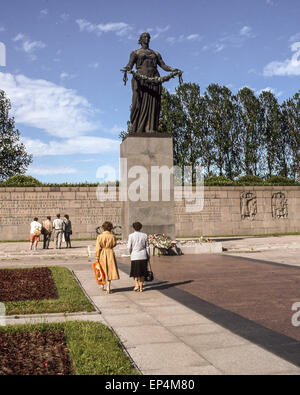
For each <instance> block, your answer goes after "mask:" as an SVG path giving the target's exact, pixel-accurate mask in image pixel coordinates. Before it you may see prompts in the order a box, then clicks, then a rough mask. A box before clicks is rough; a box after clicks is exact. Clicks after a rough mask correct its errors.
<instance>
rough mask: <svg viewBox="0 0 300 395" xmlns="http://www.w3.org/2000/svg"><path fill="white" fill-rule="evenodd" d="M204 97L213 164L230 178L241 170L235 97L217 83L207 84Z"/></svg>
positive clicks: (221, 174)
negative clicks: (211, 143) (212, 150)
mask: <svg viewBox="0 0 300 395" xmlns="http://www.w3.org/2000/svg"><path fill="white" fill-rule="evenodd" d="M204 98H205V102H206V109H207V117H208V118H207V121H208V126H209V129H210V134H211V136H212V141H213V145H214V160H215V164H216V166H217V168H218V171H219V175H220V176H223V175H224V174H223V173H224V172H225V175H226V176H227V177H228V178H230V179H231V180H232V179H233V178H234V177H235V176H237V175H238V174H239V173H240V171H241V169H240V151H241V149H240V146H239V143H238V128H237V116H236V114H237V103H236V99H235V97H234V96H233V94H232V92H231V91H230V89H228V88H227V87H226V86H220V85H218V84H211V85H209V86H208V88H207V92H206V93H205V95H204Z"/></svg>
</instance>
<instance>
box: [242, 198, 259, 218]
mask: <svg viewBox="0 0 300 395" xmlns="http://www.w3.org/2000/svg"><path fill="white" fill-rule="evenodd" d="M256 214H257V200H256V194H255V193H253V192H242V193H241V217H242V219H249V220H251V221H253V220H254V219H255V217H256Z"/></svg>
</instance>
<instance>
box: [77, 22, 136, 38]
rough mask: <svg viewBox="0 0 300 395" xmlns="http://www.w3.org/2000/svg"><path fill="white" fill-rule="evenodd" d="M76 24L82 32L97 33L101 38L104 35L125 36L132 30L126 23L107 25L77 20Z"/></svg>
mask: <svg viewBox="0 0 300 395" xmlns="http://www.w3.org/2000/svg"><path fill="white" fill-rule="evenodd" d="M76 23H77V24H78V26H79V29H80V31H81V32H84V31H86V32H88V33H96V34H97V35H98V36H100V35H101V34H103V33H115V34H116V35H118V36H124V35H126V34H127V33H129V31H130V30H132V27H131V26H130V25H129V24H128V23H125V22H110V23H106V24H102V23H99V24H93V23H91V22H88V21H87V20H85V19H77V20H76Z"/></svg>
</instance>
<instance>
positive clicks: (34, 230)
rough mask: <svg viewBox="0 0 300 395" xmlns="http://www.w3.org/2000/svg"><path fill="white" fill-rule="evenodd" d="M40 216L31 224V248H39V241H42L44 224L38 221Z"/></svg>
mask: <svg viewBox="0 0 300 395" xmlns="http://www.w3.org/2000/svg"><path fill="white" fill-rule="evenodd" d="M38 220H39V219H38V218H37V217H35V218H34V220H33V222H31V224H30V250H32V248H33V247H34V250H35V251H36V250H37V246H38V242H39V241H40V235H41V230H42V224H40V223H39V222H38Z"/></svg>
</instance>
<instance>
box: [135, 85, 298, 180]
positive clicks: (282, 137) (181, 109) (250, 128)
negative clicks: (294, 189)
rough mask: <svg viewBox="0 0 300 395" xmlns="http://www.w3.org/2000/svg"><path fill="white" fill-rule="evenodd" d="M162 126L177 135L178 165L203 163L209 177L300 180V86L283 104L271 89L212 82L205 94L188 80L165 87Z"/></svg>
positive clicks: (175, 140) (164, 129)
mask: <svg viewBox="0 0 300 395" xmlns="http://www.w3.org/2000/svg"><path fill="white" fill-rule="evenodd" d="M129 127H130V125H129ZM159 130H160V132H164V133H169V134H171V135H172V136H173V140H174V160H175V165H178V166H180V167H182V168H183V167H184V166H191V167H192V168H195V167H196V166H197V165H201V166H202V167H203V168H204V172H205V176H206V177H211V176H225V177H227V178H229V179H231V180H234V179H236V178H237V177H240V176H258V177H264V178H270V177H272V176H282V177H289V178H292V179H298V180H300V91H299V92H298V93H296V94H295V95H294V96H293V97H292V98H290V99H288V100H285V101H284V102H283V103H282V104H279V102H278V100H277V98H276V96H275V95H274V94H273V93H272V92H270V91H262V92H261V93H260V94H259V95H256V94H255V92H254V91H253V90H251V89H249V88H247V87H245V88H242V89H240V90H239V91H238V92H237V94H233V93H232V92H231V90H230V89H229V88H228V87H226V86H220V85H218V84H211V85H209V86H208V87H207V89H206V91H205V92H204V94H203V95H201V93H200V86H199V85H198V84H196V83H185V84H182V85H181V86H179V87H178V88H177V89H176V90H175V93H170V92H168V91H167V90H166V89H164V90H163V94H162V109H161V117H160V126H159Z"/></svg>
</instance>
